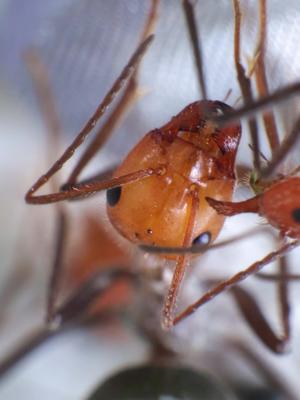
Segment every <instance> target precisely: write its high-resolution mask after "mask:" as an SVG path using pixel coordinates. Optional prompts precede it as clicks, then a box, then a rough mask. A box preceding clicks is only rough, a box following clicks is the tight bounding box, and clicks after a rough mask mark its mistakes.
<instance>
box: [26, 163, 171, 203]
mask: <svg viewBox="0 0 300 400" xmlns="http://www.w3.org/2000/svg"><path fill="white" fill-rule="evenodd" d="M164 172H165V167H158V168H147V169H141V170H138V171H135V172H131V173H129V174H126V175H122V176H119V177H116V178H112V179H108V180H99V181H98V180H96V179H94V178H92V179H94V180H92V182H90V179H88V180H87V182H88V183H78V184H75V185H71V187H70V188H67V190H64V191H61V192H56V193H50V194H45V195H39V196H30V197H29V194H27V196H26V201H27V202H28V203H30V204H49V203H56V202H58V201H63V200H71V199H77V198H82V197H86V196H89V195H91V194H95V193H96V192H99V191H101V190H105V189H112V188H115V187H118V186H123V185H126V184H128V183H133V182H136V181H140V180H141V179H145V178H148V177H150V176H153V175H157V176H160V175H163V174H164ZM44 176H45V175H44ZM30 194H32V192H31V193H30Z"/></svg>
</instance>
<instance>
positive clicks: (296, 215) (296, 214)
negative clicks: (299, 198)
mask: <svg viewBox="0 0 300 400" xmlns="http://www.w3.org/2000/svg"><path fill="white" fill-rule="evenodd" d="M292 218H293V220H294V221H295V222H298V224H300V208H295V209H294V210H293V211H292Z"/></svg>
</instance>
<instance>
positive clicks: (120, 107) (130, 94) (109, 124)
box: [66, 0, 159, 185]
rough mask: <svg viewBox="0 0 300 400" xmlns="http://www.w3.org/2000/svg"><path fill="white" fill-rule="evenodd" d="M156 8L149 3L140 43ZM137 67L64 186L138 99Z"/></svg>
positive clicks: (151, 28)
mask: <svg viewBox="0 0 300 400" xmlns="http://www.w3.org/2000/svg"><path fill="white" fill-rule="evenodd" d="M158 6H159V0H152V1H151V9H150V12H149V14H148V18H147V21H146V24H145V27H144V30H143V33H142V35H141V40H140V42H143V41H144V40H145V39H146V38H147V37H149V35H150V34H152V33H153V32H154V29H155V25H156V21H157V13H158ZM139 66H140V64H139V63H138V64H137V66H136V69H135V71H134V72H133V74H132V76H131V78H130V80H129V82H128V85H127V87H126V89H125V91H124V93H123V95H122V97H121V99H120V101H119V103H118V104H117V105H116V107H115V109H114V110H113V112H112V113H111V115H110V116H109V118H108V119H107V121H106V122H105V124H104V125H103V126H102V127H101V128H100V129H99V131H98V132H97V133H96V135H95V138H94V140H93V141H92V142H91V143H90V144H89V145H88V147H87V148H86V150H85V151H84V152H83V154H82V155H81V157H80V159H79V160H78V162H77V164H76V166H75V167H74V169H73V171H72V173H71V174H70V177H69V179H68V180H67V183H66V185H70V184H74V183H75V182H76V180H77V178H78V176H79V174H80V173H81V171H82V170H83V168H84V167H85V166H86V165H87V164H88V163H89V161H90V160H91V159H92V158H93V157H94V155H95V154H96V153H97V152H98V150H99V149H100V148H101V147H102V146H103V145H104V143H105V142H106V141H107V139H108V138H109V137H110V135H111V134H112V132H113V131H114V130H115V129H116V127H117V126H118V125H119V124H120V123H121V121H122V119H123V118H124V116H125V115H126V114H127V112H128V110H129V109H130V108H131V107H132V106H133V104H134V103H135V101H136V100H137V99H138V98H139V97H140V95H141V94H140V93H138V84H137V77H138V73H139Z"/></svg>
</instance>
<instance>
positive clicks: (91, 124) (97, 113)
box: [25, 35, 153, 204]
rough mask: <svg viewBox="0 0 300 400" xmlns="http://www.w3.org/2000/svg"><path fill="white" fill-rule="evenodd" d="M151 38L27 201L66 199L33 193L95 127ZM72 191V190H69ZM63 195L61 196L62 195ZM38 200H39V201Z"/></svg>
mask: <svg viewBox="0 0 300 400" xmlns="http://www.w3.org/2000/svg"><path fill="white" fill-rule="evenodd" d="M152 40H153V35H151V36H149V37H148V38H147V39H146V40H145V41H144V42H143V43H142V44H141V45H140V46H139V47H138V48H137V50H136V51H135V53H134V54H133V56H132V57H131V59H130V60H129V62H128V64H127V65H126V66H125V68H124V69H123V71H122V72H121V74H120V76H119V77H118V79H117V80H116V81H115V83H114V84H113V86H112V88H111V89H110V91H109V92H108V93H107V94H106V96H105V97H104V100H103V101H102V102H101V103H100V105H99V106H98V108H97V109H96V111H95V113H94V114H93V115H92V117H91V118H90V119H89V120H88V122H87V123H86V125H85V126H84V128H83V129H82V130H81V131H80V132H79V134H78V135H77V136H76V138H75V139H74V141H73V142H72V144H71V145H70V146H69V147H68V148H67V150H66V151H65V152H64V153H63V155H62V156H61V157H60V158H59V159H58V160H57V161H56V162H55V163H54V164H53V166H52V167H51V168H50V169H49V170H48V171H47V172H46V174H44V175H42V176H41V177H40V178H39V179H38V180H37V181H36V182H35V184H34V185H33V186H32V187H31V188H30V189H29V191H28V192H27V194H26V196H25V199H26V201H27V202H28V203H35V204H42V203H45V202H47V200H48V201H50V202H55V201H60V200H63V199H67V198H68V195H66V194H67V193H53V194H52V195H51V194H50V195H45V196H34V193H35V192H36V191H37V190H38V189H39V188H40V187H42V186H43V185H44V184H45V183H46V182H47V181H48V180H49V179H50V178H51V177H52V176H53V175H54V174H55V173H56V172H57V171H58V170H59V169H60V168H62V166H63V165H64V163H65V162H66V161H67V160H69V159H70V158H71V157H72V155H73V154H74V152H75V150H76V149H77V148H78V147H79V146H80V145H81V144H82V143H83V141H84V140H85V139H86V137H87V136H88V135H89V133H90V132H91V131H92V129H93V128H94V127H95V125H96V123H97V121H98V120H99V119H100V118H101V117H102V115H103V114H104V112H105V110H106V109H107V107H108V106H109V104H110V103H111V102H112V101H113V99H114V97H115V96H116V94H117V93H118V92H119V91H120V89H121V88H122V87H123V86H124V83H125V81H126V80H127V79H128V78H129V77H130V76H131V74H132V73H133V71H134V70H135V68H136V67H137V65H138V64H139V62H140V60H141V59H142V56H143V55H144V53H145V51H146V50H147V48H148V46H149V44H150V43H151V41H152ZM71 193H72V191H71ZM62 195H63V196H62ZM70 197H76V196H74V193H72V194H71V195H70ZM39 200H40V202H39Z"/></svg>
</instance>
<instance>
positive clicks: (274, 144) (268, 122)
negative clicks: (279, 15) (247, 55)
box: [254, 0, 279, 154]
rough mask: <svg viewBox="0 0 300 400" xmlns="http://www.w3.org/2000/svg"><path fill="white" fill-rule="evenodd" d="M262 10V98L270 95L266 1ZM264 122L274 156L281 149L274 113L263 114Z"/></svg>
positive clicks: (257, 67)
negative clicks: (267, 69)
mask: <svg viewBox="0 0 300 400" xmlns="http://www.w3.org/2000/svg"><path fill="white" fill-rule="evenodd" d="M259 8H260V12H259V14H260V27H259V30H260V32H259V41H258V45H257V48H256V52H255V53H256V55H257V57H256V62H255V68H254V72H255V78H256V86H257V90H258V93H259V96H260V97H263V96H267V95H268V94H269V89H268V82H267V76H266V67H265V44H266V36H267V30H266V26H267V13H266V0H261V1H260V2H259ZM263 122H264V126H265V130H266V134H267V137H268V140H269V144H270V148H271V150H272V154H274V151H275V150H276V149H277V148H278V147H279V136H278V130H277V126H276V121H275V116H274V113H273V112H272V111H270V112H268V113H264V114H263Z"/></svg>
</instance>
